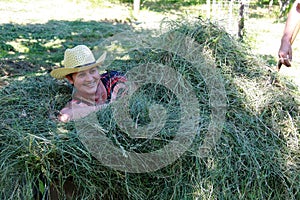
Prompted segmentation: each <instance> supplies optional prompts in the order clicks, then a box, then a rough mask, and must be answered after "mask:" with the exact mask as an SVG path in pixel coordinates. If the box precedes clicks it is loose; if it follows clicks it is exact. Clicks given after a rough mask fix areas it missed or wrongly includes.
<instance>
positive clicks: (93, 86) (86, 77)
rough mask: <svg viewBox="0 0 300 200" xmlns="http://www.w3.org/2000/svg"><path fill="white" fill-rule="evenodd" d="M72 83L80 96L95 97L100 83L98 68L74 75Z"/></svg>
mask: <svg viewBox="0 0 300 200" xmlns="http://www.w3.org/2000/svg"><path fill="white" fill-rule="evenodd" d="M69 81H70V83H71V84H73V85H74V87H75V88H76V91H77V92H78V94H81V95H82V96H88V95H95V93H96V91H97V86H98V83H99V81H100V74H99V71H98V69H97V67H94V68H91V69H87V70H84V71H81V72H78V73H74V74H72V79H69Z"/></svg>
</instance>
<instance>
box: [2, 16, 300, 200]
mask: <svg viewBox="0 0 300 200" xmlns="http://www.w3.org/2000/svg"><path fill="white" fill-rule="evenodd" d="M169 25H170V27H171V28H170V32H172V31H174V30H176V31H178V32H180V33H182V34H184V35H186V36H189V37H191V38H194V39H195V40H196V41H197V42H198V43H199V44H200V47H201V48H202V49H203V52H205V53H204V54H203V55H205V56H207V58H209V59H211V60H212V61H213V62H214V63H215V65H216V70H217V71H218V72H219V73H220V74H221V76H222V77H223V80H224V81H223V84H224V88H225V91H226V104H227V112H226V121H225V123H224V127H223V129H222V133H221V135H220V138H219V140H218V141H217V142H216V145H215V146H213V148H212V149H211V151H210V153H209V154H208V155H207V156H205V157H201V156H198V155H197V154H196V153H195V152H196V151H197V150H198V149H197V147H198V146H199V145H201V144H202V143H203V138H204V137H205V136H206V135H207V134H209V133H208V128H207V127H208V124H209V121H210V115H211V112H212V111H211V110H210V106H209V102H210V99H209V92H210V91H209V89H208V86H207V85H206V82H205V79H204V77H203V76H202V75H201V73H199V72H198V71H197V70H195V69H194V68H193V66H192V64H191V63H190V62H189V61H188V60H186V59H183V58H182V57H181V56H180V55H177V54H176V53H169V52H165V51H162V50H157V49H146V48H145V49H139V50H136V51H132V52H130V54H129V55H127V56H128V57H129V59H126V60H122V59H120V60H116V61H115V62H113V63H112V65H111V67H112V68H113V69H118V70H121V71H124V72H127V71H130V69H132V68H133V67H134V66H136V65H140V64H145V63H146V64H147V63H150V62H151V63H153V62H154V63H157V64H168V65H169V66H173V67H174V69H176V70H177V71H178V72H180V73H181V74H182V76H183V77H184V78H185V79H186V80H188V81H189V83H190V85H191V86H192V88H193V91H190V92H194V93H195V94H196V97H197V100H198V104H199V111H200V113H199V115H200V123H199V127H198V132H197V133H196V137H195V139H194V141H193V144H192V147H191V148H190V149H189V150H188V151H186V152H185V153H184V154H183V155H182V156H180V157H179V158H178V159H177V160H176V161H175V162H172V163H171V164H169V165H167V166H165V167H163V168H160V169H158V170H156V171H151V172H148V173H129V172H124V171H118V170H115V169H113V168H111V167H107V166H105V165H103V164H102V163H101V162H99V160H97V159H96V158H95V157H94V156H93V155H92V154H91V152H90V151H89V150H88V149H87V148H86V146H84V145H83V144H82V142H81V140H80V138H79V135H78V133H77V131H76V127H75V123H74V122H70V123H67V124H62V123H58V122H57V121H55V120H53V117H54V116H55V115H56V114H57V111H58V110H59V109H60V108H61V107H62V106H63V105H64V104H65V103H66V102H67V101H68V100H69V99H70V98H71V96H70V95H71V88H70V86H69V85H67V84H66V83H64V82H60V81H57V80H54V79H52V78H51V77H50V76H49V74H47V73H44V74H30V75H27V76H26V75H25V76H24V77H15V78H11V79H10V80H9V82H10V84H9V85H7V86H5V87H2V88H1V90H0V109H1V110H2V112H1V115H0V130H1V131H0V149H1V157H0V163H1V166H0V178H1V179H0V198H1V199H32V198H33V196H34V195H35V196H36V195H39V196H40V197H46V196H47V195H48V194H49V193H50V191H49V190H50V185H52V188H53V187H55V188H56V189H57V190H58V191H59V192H61V193H62V194H61V195H62V196H63V197H65V196H66V194H65V193H64V192H63V190H64V189H63V185H65V187H66V185H68V184H69V183H70V182H72V184H74V187H76V194H75V196H76V198H78V199H130V200H132V199H136V200H138V199H176V200H177V199H178V200H179V199H180V200H181V199H197V198H199V199H299V198H300V189H299V188H300V169H299V164H300V153H299V152H300V151H299V150H300V149H299V137H300V136H299V126H300V120H299V119H300V115H299V99H298V100H297V95H299V93H298V92H297V89H296V88H295V87H293V85H292V83H290V82H289V81H288V80H286V79H284V78H282V77H279V76H277V75H276V74H272V73H270V72H269V71H268V70H266V69H265V68H262V67H260V66H262V65H263V64H262V63H260V62H259V59H258V58H257V57H255V56H253V55H252V54H251V53H250V51H249V50H250V49H249V48H248V47H247V45H246V44H245V43H240V42H238V41H236V40H235V39H234V38H232V37H231V36H230V35H229V34H227V33H226V32H225V31H224V30H223V29H221V28H219V27H217V26H215V25H214V24H210V23H206V22H203V21H201V20H199V21H198V22H195V23H174V22H173V23H170V24H169ZM273 76H276V79H277V81H278V80H279V82H280V86H278V84H277V85H276V84H270V81H269V79H270V77H271V78H273ZM153 88H154V89H153ZM178 102H179V101H178V99H177V98H176V96H174V94H173V93H172V92H171V91H170V90H168V89H167V88H165V87H161V86H160V85H159V84H147V85H145V86H144V87H141V88H139V90H137V91H136V93H135V94H134V95H133V98H132V99H131V100H130V102H129V106H130V115H131V117H132V118H133V119H134V121H136V123H137V124H139V125H147V124H149V123H151V117H150V111H149V108H150V107H151V105H152V104H160V105H161V106H162V107H163V108H164V109H165V110H166V113H165V114H166V116H167V118H166V119H167V123H166V125H165V126H164V127H163V129H162V131H161V132H160V133H159V134H158V135H156V136H155V137H156V138H153V139H151V140H150V139H148V138H131V137H129V136H128V135H127V134H125V133H124V132H123V131H122V130H121V129H120V127H119V126H118V124H117V123H116V121H115V120H114V117H113V108H112V107H108V108H106V109H105V110H103V111H102V112H99V113H97V118H98V119H99V122H100V123H101V126H102V128H103V129H105V130H106V131H107V132H106V133H105V134H106V136H107V138H109V139H110V140H111V141H112V142H113V143H114V145H115V146H120V148H121V147H122V148H124V149H125V150H127V151H134V152H138V153H145V152H152V151H155V150H158V149H160V148H162V147H163V146H165V145H167V144H168V143H169V142H170V141H171V140H172V139H174V137H175V135H174V133H176V130H178V127H179V126H180V104H179V103H178ZM187 123H188V122H187ZM64 183H66V184H64ZM73 199H75V197H73Z"/></svg>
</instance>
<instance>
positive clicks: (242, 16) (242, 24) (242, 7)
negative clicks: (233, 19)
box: [238, 0, 245, 40]
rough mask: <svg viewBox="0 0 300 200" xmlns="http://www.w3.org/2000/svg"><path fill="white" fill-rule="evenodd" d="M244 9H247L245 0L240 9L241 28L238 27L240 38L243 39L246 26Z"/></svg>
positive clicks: (241, 2)
mask: <svg viewBox="0 0 300 200" xmlns="http://www.w3.org/2000/svg"><path fill="white" fill-rule="evenodd" d="M244 9H245V3H244V1H243V0H241V1H240V9H239V29H238V37H239V39H240V40H243V36H244V28H245V24H244V22H245V16H244Z"/></svg>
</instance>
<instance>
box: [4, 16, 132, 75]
mask: <svg viewBox="0 0 300 200" xmlns="http://www.w3.org/2000/svg"><path fill="white" fill-rule="evenodd" d="M0 29H1V41H0V66H1V68H0V76H6V77H10V76H18V75H24V74H26V73H36V72H42V71H45V70H50V69H51V68H52V67H53V66H55V65H59V64H60V62H61V61H62V60H63V55H64V51H65V49H66V48H71V47H74V46H75V45H78V44H85V45H87V46H88V47H90V48H91V49H93V47H94V46H97V45H99V43H100V42H101V41H102V40H103V39H105V38H107V37H110V36H113V35H114V34H116V33H119V32H121V31H124V30H132V27H131V25H130V24H129V23H117V22H114V21H100V22H99V21H81V20H78V21H56V20H51V21H49V22H47V23H45V24H26V25H20V24H1V25H0Z"/></svg>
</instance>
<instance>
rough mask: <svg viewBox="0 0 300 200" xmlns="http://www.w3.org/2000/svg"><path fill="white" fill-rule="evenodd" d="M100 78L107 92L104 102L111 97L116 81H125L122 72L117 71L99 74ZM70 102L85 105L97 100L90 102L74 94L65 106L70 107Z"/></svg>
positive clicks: (107, 101)
mask: <svg viewBox="0 0 300 200" xmlns="http://www.w3.org/2000/svg"><path fill="white" fill-rule="evenodd" d="M100 80H101V82H102V83H103V85H104V87H105V89H106V92H107V100H106V103H109V102H110V100H111V97H112V94H113V92H114V88H115V86H116V85H117V84H118V83H125V82H126V81H127V79H126V77H125V75H124V74H122V73H121V72H118V71H109V72H106V73H104V74H101V75H100ZM72 103H77V104H80V103H84V104H87V105H94V104H97V103H98V100H95V102H90V101H87V100H84V99H82V98H80V97H76V94H75V95H74V96H73V99H72V100H71V101H70V102H69V103H68V104H67V106H66V107H70V106H71V104H72Z"/></svg>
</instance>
